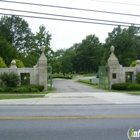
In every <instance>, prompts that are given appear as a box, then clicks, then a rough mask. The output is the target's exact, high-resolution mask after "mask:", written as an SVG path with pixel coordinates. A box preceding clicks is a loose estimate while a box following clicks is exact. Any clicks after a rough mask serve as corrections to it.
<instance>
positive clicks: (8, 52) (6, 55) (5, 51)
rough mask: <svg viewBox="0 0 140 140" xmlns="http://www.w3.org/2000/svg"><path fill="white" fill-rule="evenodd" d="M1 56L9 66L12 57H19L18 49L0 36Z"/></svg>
mask: <svg viewBox="0 0 140 140" xmlns="http://www.w3.org/2000/svg"><path fill="white" fill-rule="evenodd" d="M0 56H1V57H2V58H3V60H4V61H5V63H6V65H7V66H9V65H10V63H11V61H12V59H13V58H14V57H15V58H16V57H17V50H16V49H15V48H14V47H12V46H11V44H10V43H8V42H7V41H6V40H5V39H3V38H1V37H0Z"/></svg>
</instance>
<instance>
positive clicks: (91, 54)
mask: <svg viewBox="0 0 140 140" xmlns="http://www.w3.org/2000/svg"><path fill="white" fill-rule="evenodd" d="M101 56H102V54H101V43H100V41H99V38H98V37H96V36H95V35H88V36H86V38H85V39H83V40H82V43H80V44H79V45H78V47H77V48H76V62H77V66H78V68H79V70H78V71H81V72H93V71H95V72H97V71H98V67H99V65H100V61H101Z"/></svg>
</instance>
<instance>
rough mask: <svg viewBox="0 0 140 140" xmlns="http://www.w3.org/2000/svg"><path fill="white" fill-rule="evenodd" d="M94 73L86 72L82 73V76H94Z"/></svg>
mask: <svg viewBox="0 0 140 140" xmlns="http://www.w3.org/2000/svg"><path fill="white" fill-rule="evenodd" d="M96 75H97V74H96V73H87V74H83V76H84V77H90V76H96Z"/></svg>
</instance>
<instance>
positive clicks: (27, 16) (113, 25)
mask: <svg viewBox="0 0 140 140" xmlns="http://www.w3.org/2000/svg"><path fill="white" fill-rule="evenodd" d="M0 15H11V14H7V13H0ZM12 15H15V16H21V17H28V18H38V19H48V20H59V21H68V22H78V23H88V24H100V25H110V26H118V24H112V23H103V22H102V23H101V22H89V21H80V20H68V19H60V18H59V19H58V18H48V17H38V16H28V15H20V14H12ZM120 26H124V27H130V26H131V25H130V26H129V25H124V24H122V25H120ZM135 27H137V26H135Z"/></svg>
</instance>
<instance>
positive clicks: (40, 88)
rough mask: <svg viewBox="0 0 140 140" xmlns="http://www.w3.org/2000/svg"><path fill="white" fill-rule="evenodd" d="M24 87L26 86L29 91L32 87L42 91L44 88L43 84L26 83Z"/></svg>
mask: <svg viewBox="0 0 140 140" xmlns="http://www.w3.org/2000/svg"><path fill="white" fill-rule="evenodd" d="M25 87H26V88H28V90H29V91H30V92H31V91H32V90H33V89H32V88H34V89H38V91H40V92H41V91H43V90H44V85H33V84H32V85H27V86H25Z"/></svg>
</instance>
